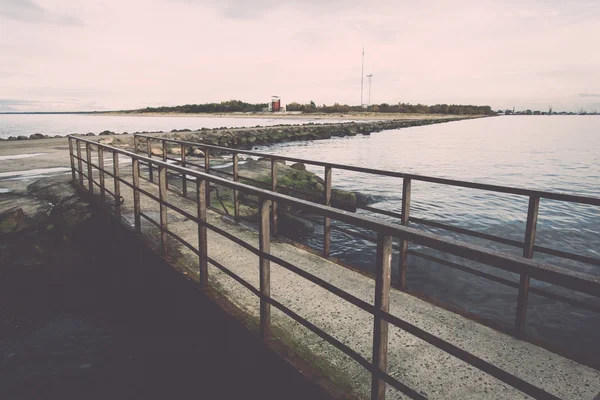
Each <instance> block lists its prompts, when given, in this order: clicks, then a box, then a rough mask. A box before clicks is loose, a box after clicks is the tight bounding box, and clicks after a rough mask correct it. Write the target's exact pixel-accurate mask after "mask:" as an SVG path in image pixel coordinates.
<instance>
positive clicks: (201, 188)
mask: <svg viewBox="0 0 600 400" xmlns="http://www.w3.org/2000/svg"><path fill="white" fill-rule="evenodd" d="M196 182H197V185H196V203H197V205H198V220H199V221H198V268H199V271H198V273H199V279H200V287H202V288H205V287H207V286H208V263H207V260H206V257H207V254H208V246H207V234H206V226H205V225H204V224H203V223H202V222H206V185H207V184H208V183H207V182H206V181H205V180H204V179H200V178H198V177H196Z"/></svg>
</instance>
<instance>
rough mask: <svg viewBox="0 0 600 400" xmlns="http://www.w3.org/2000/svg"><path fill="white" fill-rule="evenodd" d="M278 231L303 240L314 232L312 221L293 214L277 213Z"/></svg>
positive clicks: (293, 238)
mask: <svg viewBox="0 0 600 400" xmlns="http://www.w3.org/2000/svg"><path fill="white" fill-rule="evenodd" d="M278 219H279V227H278V228H279V233H280V234H281V235H283V236H285V237H288V238H290V239H292V240H303V239H306V238H308V237H311V236H312V235H313V233H314V232H315V226H314V224H313V223H312V222H310V221H308V220H306V219H304V218H300V217H298V216H296V215H293V214H288V213H284V212H280V213H278Z"/></svg>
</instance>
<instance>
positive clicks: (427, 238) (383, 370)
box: [69, 136, 600, 400]
mask: <svg viewBox="0 0 600 400" xmlns="http://www.w3.org/2000/svg"><path fill="white" fill-rule="evenodd" d="M72 140H74V141H75V145H76V147H77V151H78V152H79V151H80V143H84V144H85V145H86V151H87V153H88V158H87V162H86V164H87V165H88V174H87V176H88V180H89V181H90V183H89V190H90V191H92V189H93V186H94V185H93V183H92V182H91V181H92V180H93V179H92V177H91V173H89V172H90V171H91V168H92V165H91V158H90V148H91V146H97V147H98V148H102V150H103V151H107V152H111V153H113V157H115V158H117V156H116V155H117V154H121V155H124V156H126V157H130V158H131V159H132V161H133V162H132V172H133V183H132V184H129V183H127V185H128V186H130V187H132V188H133V190H134V214H135V216H136V231H138V232H139V231H140V223H139V217H143V218H145V219H148V220H150V221H151V223H153V224H154V225H155V226H157V227H158V228H159V229H160V231H161V232H162V234H161V253H162V254H163V255H165V254H166V251H167V249H168V243H167V241H166V235H167V234H170V235H171V236H173V237H174V238H175V239H176V240H177V241H178V242H181V243H182V244H184V245H186V246H188V248H190V249H192V251H194V252H195V254H198V256H199V263H200V281H201V285H203V284H202V282H203V281H205V282H206V274H207V270H206V267H205V265H206V262H210V263H211V264H213V265H215V266H216V267H217V268H219V269H221V270H222V271H223V272H225V273H226V274H228V275H229V276H231V277H232V278H233V279H235V280H236V281H238V283H240V284H242V285H243V286H245V287H246V288H247V289H249V290H251V291H252V292H253V293H254V294H255V295H257V296H258V297H259V299H260V303H261V306H260V327H261V335H262V336H263V337H264V338H265V339H266V338H268V337H269V335H270V308H269V307H270V306H275V307H276V308H278V309H280V310H281V311H282V312H283V313H285V314H286V315H288V316H289V317H290V318H292V319H294V320H296V321H297V322H298V323H300V324H302V325H303V326H305V327H306V328H308V329H309V330H311V331H313V332H314V333H315V334H317V335H318V336H320V337H321V338H323V339H324V340H326V341H327V342H329V343H330V344H332V345H333V346H335V347H337V348H338V349H340V350H341V351H343V352H344V353H346V354H347V355H349V356H350V357H352V358H353V359H355V360H356V361H358V362H359V363H360V364H361V365H363V366H364V367H365V368H367V370H368V371H370V372H371V374H372V377H373V380H372V396H371V398H372V399H373V400H382V399H384V398H385V384H386V383H387V384H390V385H392V386H393V387H395V388H396V389H398V390H400V391H401V392H403V393H405V394H406V395H408V396H409V397H411V398H414V399H421V398H424V397H423V395H421V394H420V393H418V392H416V391H415V390H413V389H411V388H409V387H407V386H405V385H404V384H402V383H401V382H399V381H398V380H396V379H395V378H393V377H391V376H390V375H388V374H387V340H388V323H390V324H392V325H394V326H397V327H398V328H400V329H402V330H404V331H406V332H408V333H410V334H412V335H415V336H417V337H419V338H420V339H422V340H424V341H425V342H427V343H429V344H431V345H433V346H435V347H437V348H439V349H441V350H443V351H445V352H447V353H449V354H451V355H453V356H455V357H457V358H459V359H460V360H462V361H465V362H467V363H468V364H470V365H473V366H475V367H476V368H478V369H480V370H482V371H484V372H486V373H488V374H490V375H492V376H493V377H495V378H497V379H499V380H501V381H503V382H505V383H507V384H509V385H511V386H513V387H515V388H516V389H518V390H520V391H522V392H523V393H526V394H528V395H531V396H533V397H535V398H540V399H558V397H556V396H554V395H552V394H550V393H548V392H546V391H544V390H543V389H541V388H538V387H536V386H534V385H532V384H530V383H528V382H526V381H524V380H522V379H520V378H518V377H516V376H514V375H512V374H510V373H508V372H506V371H504V370H502V369H500V368H498V367H496V366H494V365H492V364H490V363H489V362H487V361H485V360H482V359H480V358H478V357H476V356H474V355H472V354H470V353H469V352H467V351H465V350H463V349H460V348H458V347H456V346H454V345H452V344H450V343H448V342H446V341H444V340H442V339H441V338H438V337H436V336H435V335H432V334H430V333H428V332H426V331H424V330H422V329H420V328H418V327H416V326H414V325H412V324H410V323H408V322H406V321H404V320H402V319H400V318H398V317H396V316H394V315H391V314H389V310H388V306H389V290H390V280H389V276H390V260H391V249H392V238H393V237H396V238H399V239H400V240H401V242H402V241H407V242H411V243H415V244H419V245H422V246H425V247H429V248H432V249H434V250H438V251H441V252H445V253H448V254H452V255H456V256H459V257H462V258H465V259H469V260H473V261H477V262H481V263H484V264H487V265H490V266H492V267H495V268H498V269H501V270H504V271H509V272H514V273H520V274H522V275H523V274H525V275H526V276H527V277H532V278H535V279H538V280H540V281H544V282H547V283H551V284H555V285H558V286H561V287H565V288H568V289H571V290H575V291H579V292H582V293H586V294H589V295H592V296H595V297H600V277H594V276H590V275H586V274H581V273H576V272H573V271H568V270H565V269H561V268H559V267H556V266H553V265H549V264H543V263H539V262H536V261H534V260H531V259H528V258H523V257H516V256H512V255H509V254H505V253H501V252H496V251H491V250H489V249H486V248H483V247H481V246H476V245H472V244H468V243H464V242H460V241H456V240H453V239H449V238H444V237H441V236H439V235H435V234H431V233H427V232H423V231H420V230H417V229H414V228H411V227H407V226H403V225H394V224H390V223H387V222H383V221H381V220H377V219H374V218H370V217H365V216H361V215H356V214H353V213H348V212H346V211H343V210H339V209H335V208H331V207H328V206H324V205H321V204H317V203H313V202H309V201H305V200H301V199H297V198H294V197H291V196H288V195H284V194H280V193H276V192H273V191H269V190H263V189H260V188H256V187H254V186H250V185H246V184H242V183H238V182H235V181H231V180H227V179H223V178H220V177H217V176H214V175H211V174H210V173H207V172H199V171H194V170H191V169H188V168H185V167H181V166H176V165H172V164H168V163H166V162H164V161H157V160H153V159H151V158H148V157H144V156H140V155H138V154H135V153H132V152H129V151H126V150H122V149H117V148H114V147H111V146H108V145H101V144H99V143H96V142H93V141H90V140H87V139H83V138H78V137H72V136H70V137H69V141H70V143H69V144H70V149H71V155H73V151H74V150H73V146H72V143H71V141H72ZM163 148H164V147H163ZM79 161H80V163H79V169H78V170H76V167H75V163H74V162H73V163H72V168H73V178H74V179H75V177H76V172H78V173H79V183H80V184H81V185H82V186H83V179H82V173H83V167H82V164H83V159H80V160H79ZM140 163H147V165H148V166H149V167H152V166H157V167H158V174H157V175H158V176H157V178H158V188H159V196H158V197H157V196H155V195H153V194H151V193H149V192H147V191H145V190H143V189H141V188H140V187H139V165H140ZM101 165H102V164H101V163H100V166H101ZM169 170H172V171H176V172H178V173H180V174H181V175H183V176H188V175H189V176H193V177H194V178H195V180H196V182H197V193H196V195H197V201H196V203H197V206H198V215H197V216H194V215H192V214H190V213H188V212H186V211H184V210H181V209H180V208H179V207H176V206H174V205H173V204H171V203H168V202H167V201H166V197H165V194H166V184H167V182H166V179H167V176H168V174H167V171H169ZM100 171H101V174H102V173H103V172H104V171H103V169H100ZM114 175H115V176H118V172H115V174H114ZM121 181H122V179H121V178H117V179H115V182H121ZM273 181H274V182H275V180H273ZM101 182H103V180H101ZM209 183H212V184H215V185H219V186H224V187H227V188H230V189H232V190H234V191H240V192H244V193H249V194H252V195H254V196H256V197H258V199H259V209H260V219H259V244H260V245H259V248H255V247H254V246H252V245H250V244H248V243H246V242H244V241H243V240H241V239H239V238H236V237H235V236H234V235H232V234H230V233H228V232H226V231H224V230H222V229H220V228H218V227H216V226H214V225H212V224H210V223H208V222H207V221H206V207H207V206H208V204H207V197H208V196H209V191H208V190H204V187H206V189H208V184H209ZM140 194H143V195H146V196H148V197H150V198H151V199H153V200H155V201H157V202H158V203H159V205H160V209H161V212H160V215H161V220H160V222H156V221H153V220H151V219H150V218H149V217H148V216H147V215H146V214H144V213H142V211H141V210H140V200H139V195H140ZM271 203H280V204H285V205H290V206H295V207H301V208H303V209H305V210H308V211H310V212H312V213H314V214H317V215H321V216H324V217H326V218H330V219H333V220H337V221H341V222H343V223H346V224H349V225H353V226H357V227H359V228H363V229H367V230H371V231H374V232H376V233H377V235H378V236H377V239H376V240H377V263H376V267H377V268H376V271H377V272H376V285H375V286H376V290H375V292H376V293H375V305H371V304H370V303H367V302H365V301H363V300H361V299H359V298H357V297H355V296H353V295H351V294H349V293H347V292H345V291H343V290H342V289H339V288H337V287H335V286H333V285H331V284H329V283H327V282H325V281H323V280H322V279H320V278H318V277H316V276H314V275H312V274H310V273H308V272H306V271H303V270H301V269H300V268H298V267H296V266H294V265H293V264H291V263H289V262H287V261H285V260H282V259H280V258H278V257H276V256H274V255H272V254H270V251H269V247H270V244H269V243H270V239H269V231H270V229H269V227H270V219H269V217H268V213H269V207H268V205H269V204H271ZM167 207H168V208H171V209H173V210H174V211H176V212H180V211H182V213H181V215H183V216H185V217H186V218H189V219H191V220H192V221H195V222H196V223H197V225H198V229H199V248H198V250H195V248H194V247H193V246H191V245H190V244H189V243H186V242H185V241H184V240H183V239H182V238H181V237H179V236H178V235H176V234H174V233H173V232H171V231H169V230H168V228H167V220H166V212H167V211H166V210H167ZM528 226H529V224H528ZM207 228H208V229H211V230H213V231H215V232H216V233H218V234H221V235H223V236H225V237H226V238H228V239H229V240H231V241H233V242H235V243H237V244H239V245H241V246H243V247H244V248H246V249H248V250H250V251H251V252H253V253H254V254H256V255H257V256H258V257H259V259H260V278H261V279H260V287H259V288H255V287H254V286H252V285H250V284H249V283H248V282H245V281H244V280H243V279H242V278H240V277H239V276H237V275H236V274H235V273H233V272H232V271H230V270H228V269H227V268H226V267H224V266H222V265H220V264H218V262H216V261H215V260H213V259H211V258H209V257H208V255H207V254H206V240H207V236H206V232H205V230H206V229H207ZM203 238H204V239H203ZM270 262H274V263H276V264H278V265H281V266H282V267H284V268H286V269H288V270H290V271H291V272H293V273H296V274H298V275H299V276H301V277H303V278H305V279H307V280H309V281H311V282H313V283H315V284H317V285H319V286H321V287H323V288H325V289H326V290H328V291H330V292H332V293H333V294H335V295H337V296H339V297H341V298H342V299H344V300H346V301H348V302H350V303H351V304H354V305H356V306H357V307H359V308H361V309H363V310H365V311H367V312H369V313H371V314H372V315H373V316H374V318H375V326H374V335H373V337H374V339H373V349H372V350H373V361H372V362H369V361H367V360H366V359H365V358H364V357H362V355H360V354H358V353H357V352H355V351H354V350H352V349H351V348H349V347H348V346H347V345H345V344H343V343H341V342H339V341H338V340H337V339H335V338H333V337H332V336H331V335H329V334H327V333H326V332H324V331H322V330H321V329H320V328H318V327H316V326H315V325H314V324H312V323H310V322H309V321H307V320H306V319H304V318H302V317H301V316H299V315H297V314H296V313H294V312H293V311H292V310H290V309H289V308H287V307H286V306H284V305H283V304H281V303H279V302H278V301H276V300H274V299H273V298H272V297H271V296H270V272H269V271H270V267H269V265H270ZM203 265H204V266H203ZM386 276H387V278H386Z"/></svg>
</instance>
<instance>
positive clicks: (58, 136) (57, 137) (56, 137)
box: [52, 135, 64, 139]
mask: <svg viewBox="0 0 600 400" xmlns="http://www.w3.org/2000/svg"><path fill="white" fill-rule="evenodd" d="M52 137H53V138H54V139H59V138H62V137H64V136H60V135H54V136H52Z"/></svg>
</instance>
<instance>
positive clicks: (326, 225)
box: [134, 134, 600, 337]
mask: <svg viewBox="0 0 600 400" xmlns="http://www.w3.org/2000/svg"><path fill="white" fill-rule="evenodd" d="M140 139H143V140H145V141H146V147H145V151H146V155H147V156H148V157H152V141H156V142H158V143H161V145H162V147H161V150H162V153H161V155H160V156H161V157H162V160H163V161H167V160H168V161H173V162H177V163H179V164H180V165H181V166H184V167H186V166H190V167H196V168H202V169H203V170H204V171H205V172H206V173H210V172H211V167H210V157H211V155H210V154H211V152H213V154H215V153H228V154H232V164H233V168H232V173H231V174H229V173H227V172H225V171H218V173H219V174H221V175H226V176H227V175H228V176H230V177H231V178H232V179H233V181H235V182H239V180H240V175H239V168H238V165H239V154H244V155H248V156H254V157H262V158H267V159H269V160H270V161H271V183H270V187H268V189H270V190H271V191H273V192H277V191H278V189H279V190H280V191H281V189H282V188H281V186H280V185H278V183H277V168H276V167H275V165H276V163H277V162H278V161H281V160H285V161H290V162H301V163H304V164H309V165H315V166H320V167H323V168H324V182H325V184H324V195H323V199H322V204H324V205H326V206H330V205H331V199H332V185H331V183H332V174H333V170H334V169H339V170H346V171H354V172H361V173H367V174H373V175H376V176H387V177H394V178H399V179H402V212H401V213H396V212H391V211H387V210H381V209H378V208H375V207H369V206H357V207H358V208H362V209H365V210H367V211H371V212H374V213H377V214H381V215H386V216H390V217H394V218H398V219H399V220H400V221H399V222H400V223H401V224H402V225H403V226H408V225H409V223H410V222H414V223H418V224H422V225H426V226H431V227H435V228H440V229H445V230H448V231H451V232H456V233H461V234H465V235H469V236H472V237H477V238H482V239H486V240H490V241H493V242H497V243H501V244H505V245H509V246H514V247H518V248H522V249H523V253H522V254H523V257H525V258H528V259H533V255H534V251H536V252H539V253H544V254H549V255H553V256H557V257H561V258H565V259H569V260H574V261H578V262H583V263H588V264H592V265H596V266H600V259H597V258H594V257H589V256H584V255H580V254H574V253H571V252H567V251H562V250H556V249H552V248H548V247H544V246H538V245H536V244H535V238H536V230H537V229H536V228H537V219H538V211H539V206H540V199H551V200H558V201H564V202H571V203H578V204H587V205H593V206H599V207H600V198H595V197H588V196H579V195H572V194H565V193H556V192H549V191H540V190H529V189H522V188H515V187H509V186H499V185H488V184H482V183H475V182H467V181H459V180H451V179H444V178H436V177H431V176H423V175H415V174H405V173H401V172H394V171H385V170H378V169H372V168H363V167H356V166H351V165H343V164H334V163H328V162H324V161H316V160H308V159H302V158H294V157H285V156H280V155H273V154H268V153H262V152H256V151H249V150H241V149H232V148H227V147H221V146H214V145H208V144H203V143H197V142H189V141H183V140H176V139H168V138H163V137H156V136H151V135H146V134H135V135H134V149H135V152H136V153H137V152H139V148H140V147H139V144H140V142H141V141H140ZM168 143H172V144H175V145H176V146H180V152H181V158H174V157H169V156H168V146H167V144H168ZM190 148H198V149H201V150H202V151H203V153H204V163H203V164H197V163H194V162H191V161H190V160H189V159H187V158H186V153H187V149H190ZM149 168H150V169H151V168H152V167H151V166H150V167H149ZM212 171H213V172H217V171H216V170H214V169H213V170H212ZM150 176H152V172H150ZM151 179H152V178H151ZM244 179H245V180H247V181H250V182H252V183H255V184H257V185H262V187H265V186H264V182H260V181H253V180H252V179H249V178H244ZM413 181H422V182H430V183H437V184H441V185H449V186H456V187H463V188H471V189H478V190H486V191H493V192H497V193H508V194H513V195H518V196H526V197H528V199H529V206H528V211H527V219H526V226H525V237H524V240H523V242H520V241H517V240H512V239H507V238H503V237H500V236H496V235H490V234H486V233H482V232H477V231H474V230H470V229H465V228H460V227H456V226H452V225H449V224H443V223H440V222H436V221H430V220H427V219H425V218H416V217H411V216H410V203H411V201H410V198H411V186H412V182H413ZM182 190H183V193H184V195H186V193H187V179H186V177H185V176H184V175H182ZM207 190H208V189H207ZM292 192H293V191H292ZM207 201H208V205H209V206H210V197H208V199H207ZM239 205H240V202H239V196H238V191H237V190H234V217H235V219H236V220H238V217H239ZM272 210H273V212H272V213H271V218H272V222H271V224H272V230H273V231H274V232H277V229H278V228H277V226H278V221H277V202H274V203H273V205H272ZM599 211H600V210H599ZM332 229H335V230H338V231H342V232H344V233H346V234H349V235H354V236H360V237H361V238H362V239H364V240H367V241H370V242H373V243H375V242H376V238H375V237H372V236H369V235H364V234H363V235H361V234H360V233H358V232H353V231H350V230H348V229H344V228H342V227H336V226H332V224H331V218H329V217H327V216H324V217H323V256H325V257H328V256H329V255H330V248H331V230H332ZM408 244H409V243H408V241H406V240H400V243H399V245H393V247H394V248H397V249H398V250H399V260H400V261H399V288H400V289H405V288H406V273H407V270H408V261H407V257H408V255H413V256H416V257H419V258H422V259H426V260H430V261H433V262H436V263H438V264H441V265H444V266H446V267H449V268H453V269H456V270H460V271H462V272H466V273H469V274H472V275H475V276H479V277H481V278H484V279H488V280H491V281H494V282H497V283H500V284H503V285H506V286H509V287H514V288H517V289H518V298H517V313H516V316H515V322H514V329H513V334H514V335H515V336H517V337H523V336H524V327H525V320H526V312H527V303H528V296H529V293H534V294H537V295H540V296H544V297H546V298H549V299H553V300H556V301H561V302H564V303H567V304H571V305H575V306H577V307H581V308H583V309H586V310H590V311H593V312H597V313H600V306H598V305H595V304H591V303H589V302H585V301H581V300H579V299H574V298H571V297H567V296H564V295H561V294H558V293H553V292H551V291H548V290H544V289H540V288H534V287H530V284H529V283H530V278H531V277H530V276H528V275H526V274H523V273H520V279H519V282H513V281H511V280H509V279H505V278H502V277H499V276H496V275H493V274H489V273H486V272H483V271H479V270H477V269H474V268H471V267H468V266H465V265H460V264H458V263H455V262H451V261H448V260H444V259H442V258H439V257H434V256H431V255H428V254H425V253H423V252H420V251H416V250H411V249H409V246H408Z"/></svg>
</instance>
